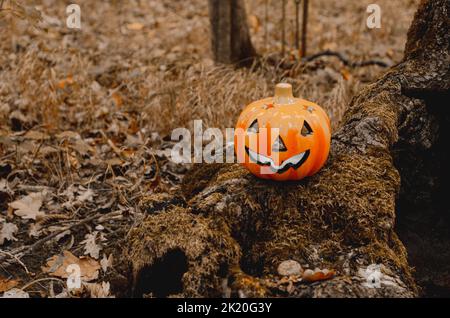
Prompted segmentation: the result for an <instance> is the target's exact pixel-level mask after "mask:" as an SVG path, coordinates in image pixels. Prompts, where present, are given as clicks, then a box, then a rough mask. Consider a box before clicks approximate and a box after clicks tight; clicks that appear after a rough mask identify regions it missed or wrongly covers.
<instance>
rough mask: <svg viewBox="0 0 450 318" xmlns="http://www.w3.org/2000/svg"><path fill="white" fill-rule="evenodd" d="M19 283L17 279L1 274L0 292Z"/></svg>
mask: <svg viewBox="0 0 450 318" xmlns="http://www.w3.org/2000/svg"><path fill="white" fill-rule="evenodd" d="M18 284H19V282H18V281H17V280H14V279H9V278H5V277H2V276H0V293H3V292H5V291H8V290H10V289H12V288H14V287H16V286H17V285H18Z"/></svg>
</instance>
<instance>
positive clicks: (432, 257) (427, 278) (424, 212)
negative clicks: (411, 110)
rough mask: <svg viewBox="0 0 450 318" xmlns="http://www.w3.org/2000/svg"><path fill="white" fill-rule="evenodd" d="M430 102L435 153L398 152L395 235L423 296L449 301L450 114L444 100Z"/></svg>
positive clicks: (403, 147)
mask: <svg viewBox="0 0 450 318" xmlns="http://www.w3.org/2000/svg"><path fill="white" fill-rule="evenodd" d="M426 102H427V110H428V111H429V112H430V114H431V115H432V116H433V118H434V121H435V123H436V125H437V127H435V128H437V131H436V139H435V142H434V144H433V145H432V147H431V148H429V149H423V150H417V149H413V148H412V147H410V148H408V147H407V146H406V145H404V144H403V145H402V144H399V145H397V146H396V148H397V149H396V150H397V151H396V154H397V156H396V158H395V160H396V166H397V167H398V168H399V172H400V174H401V178H402V185H401V191H400V197H399V199H398V202H397V224H396V231H397V233H398V234H399V236H400V239H401V240H402V242H403V243H404V244H405V246H406V248H407V250H408V259H409V263H410V265H411V266H413V267H414V268H415V278H416V280H417V283H418V285H419V286H420V287H421V288H422V290H421V295H422V296H424V297H450V208H449V205H448V203H447V200H448V197H449V195H450V191H449V189H450V184H449V183H450V182H449V180H450V169H449V162H450V161H449V160H450V156H449V150H448V147H449V143H448V140H449V138H450V114H448V108H446V107H445V103H446V102H448V99H446V98H443V96H441V98H439V96H437V98H427V100H426Z"/></svg>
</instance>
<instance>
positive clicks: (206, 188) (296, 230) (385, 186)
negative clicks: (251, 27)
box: [126, 0, 450, 297]
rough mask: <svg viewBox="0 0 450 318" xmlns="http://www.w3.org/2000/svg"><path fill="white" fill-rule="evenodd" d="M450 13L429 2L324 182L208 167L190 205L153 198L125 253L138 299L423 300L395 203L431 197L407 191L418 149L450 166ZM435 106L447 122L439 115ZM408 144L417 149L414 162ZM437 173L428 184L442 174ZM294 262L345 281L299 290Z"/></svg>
mask: <svg viewBox="0 0 450 318" xmlns="http://www.w3.org/2000/svg"><path fill="white" fill-rule="evenodd" d="M212 2H216V1H212ZM217 2H219V1H217ZM449 6H450V5H449V2H448V0H427V1H422V3H421V4H420V7H419V10H418V12H417V13H416V16H415V19H414V21H413V23H412V26H411V28H410V31H409V34H408V41H407V44H406V48H405V57H404V60H403V61H402V62H401V63H399V64H398V65H397V66H395V67H394V68H392V69H391V70H390V71H389V72H387V73H386V74H385V75H384V76H383V77H381V78H380V79H379V80H378V81H377V82H375V83H373V84H371V85H369V86H367V87H366V88H364V89H363V90H362V91H361V92H360V93H359V94H358V95H356V96H355V97H354V98H353V100H352V102H351V103H350V105H349V108H348V110H347V112H346V114H345V116H344V120H343V121H344V123H343V125H342V127H341V128H340V129H339V131H337V132H336V133H335V134H334V136H333V139H332V147H331V153H330V158H329V160H328V163H327V165H326V166H325V167H324V168H323V169H322V170H321V171H320V173H318V174H317V175H315V176H313V177H311V178H308V179H306V180H303V181H301V182H295V183H294V182H293V183H275V182H269V181H264V180H260V179H257V178H255V177H254V176H252V175H251V174H250V173H249V172H247V171H246V170H245V169H244V168H242V167H241V166H239V165H237V164H232V165H225V164H224V165H203V166H198V167H196V168H195V169H194V170H192V171H191V173H190V174H189V175H187V176H186V178H185V180H184V183H183V185H182V189H183V193H184V198H179V197H172V196H170V195H151V196H149V197H148V198H147V199H146V200H144V201H143V202H142V207H143V208H145V209H146V210H147V211H148V213H149V216H148V217H147V219H146V220H145V221H144V222H142V224H140V225H139V226H138V227H136V228H135V229H133V230H132V231H131V232H130V235H129V237H128V242H127V243H128V249H127V251H126V255H127V257H128V260H129V261H130V264H131V268H132V280H133V290H134V295H135V296H142V295H144V294H152V295H157V296H166V295H179V296H180V295H182V296H221V295H227V294H228V293H229V292H231V295H242V294H243V295H245V296H279V295H291V296H298V297H327V296H332V297H340V296H350V297H352V296H353V297H413V296H416V295H418V292H419V290H418V287H417V285H416V281H415V279H414V277H413V272H412V269H411V267H410V266H409V263H408V260H407V253H406V249H405V247H404V245H403V244H402V242H401V241H400V240H399V238H398V237H397V234H396V232H395V230H394V224H395V220H396V212H397V211H396V202H397V200H398V199H399V195H405V197H406V198H408V195H409V196H411V195H412V193H414V191H415V187H417V188H418V189H421V191H423V193H428V192H429V191H432V189H427V187H426V186H425V185H423V184H421V183H420V182H419V181H420V180H419V181H417V182H419V184H415V185H414V184H413V185H411V184H408V185H405V186H404V185H402V187H401V185H400V175H399V172H398V171H397V169H396V167H395V166H394V159H395V162H396V163H402V164H403V163H404V166H403V167H402V169H403V170H402V171H401V174H402V178H406V179H408V178H410V179H414V177H415V176H416V177H417V176H418V174H419V173H420V171H421V170H420V169H419V170H418V169H417V166H415V165H413V164H408V162H409V161H408V160H409V159H408V156H409V155H410V154H411V153H414V154H416V155H417V156H419V157H418V158H415V159H416V160H417V161H419V162H420V161H421V160H429V159H426V158H427V157H426V156H428V155H431V156H441V157H439V158H438V160H443V159H445V158H446V157H443V155H442V153H441V152H442V144H440V143H441V142H442V141H441V139H440V138H438V136H439V131H441V132H442V131H448V128H446V127H449V125H448V124H449V122H448V118H449V116H448V114H449V110H448V108H445V107H443V104H442V102H439V100H440V99H437V98H436V96H437V97H439V96H440V97H442V96H444V95H445V94H447V90H448V88H449V86H450V77H449V73H448V72H449V51H448V43H449V28H448V16H447V14H448V12H450V8H449ZM433 110H434V111H438V112H441V113H445V114H446V116H443V117H441V118H440V119H437V118H436V115H434V113H433ZM399 145H406V148H407V150H408V151H407V152H406V155H405V156H403V154H402V153H400V154H399V153H398V151H397V150H398V147H399ZM433 147H435V148H433ZM433 149H434V150H433ZM427 150H429V151H430V153H427ZM433 151H434V152H433ZM393 153H395V156H393ZM447 171H448V170H447ZM433 173H434V174H433ZM433 173H431V172H430V173H428V176H429V178H435V179H436V178H439V176H437V175H436V173H435V172H433ZM435 179H433V180H435ZM426 180H431V179H427V178H426ZM446 182H448V181H446ZM409 186H411V187H412V188H409ZM427 191H428V192H427ZM421 193H422V192H421ZM400 199H402V197H400ZM406 212H408V211H406ZM447 212H448V211H447ZM403 213H405V211H403ZM289 259H292V260H296V261H297V262H299V263H300V264H303V265H304V266H306V265H307V266H308V267H309V268H315V267H319V268H328V269H334V270H335V271H336V276H335V277H334V278H332V279H330V280H327V281H322V282H318V283H315V284H308V283H304V282H294V284H293V285H292V286H293V287H292V286H291V287H290V288H289V289H288V288H286V286H285V285H283V282H282V280H281V279H280V276H278V274H277V270H276V269H277V266H278V265H279V264H280V263H281V262H282V261H285V260H289ZM372 264H378V265H380V267H379V268H380V272H379V275H378V276H377V279H379V283H380V285H381V288H372V287H373V286H371V285H370V284H369V283H370V282H368V281H367V274H368V273H370V272H368V271H367V268H368V267H369V266H370V265H372ZM169 269H170V270H169ZM155 281H161V284H156V283H154V282H155ZM285 281H286V280H285Z"/></svg>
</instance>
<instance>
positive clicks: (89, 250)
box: [81, 231, 105, 259]
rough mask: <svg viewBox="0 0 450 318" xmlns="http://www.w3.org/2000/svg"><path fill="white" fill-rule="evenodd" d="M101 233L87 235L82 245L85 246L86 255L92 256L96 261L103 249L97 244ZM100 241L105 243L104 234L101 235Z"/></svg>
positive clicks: (95, 232)
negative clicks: (98, 235)
mask: <svg viewBox="0 0 450 318" xmlns="http://www.w3.org/2000/svg"><path fill="white" fill-rule="evenodd" d="M98 233H99V232H97V231H94V232H92V233H90V234H86V236H85V237H84V238H85V240H84V241H82V242H81V243H82V244H84V255H90V256H92V257H93V258H95V259H98V257H99V255H100V251H101V249H102V247H101V245H99V244H97V242H96V241H97V234H98ZM99 241H101V242H102V241H105V238H104V237H103V234H101V233H100V237H99Z"/></svg>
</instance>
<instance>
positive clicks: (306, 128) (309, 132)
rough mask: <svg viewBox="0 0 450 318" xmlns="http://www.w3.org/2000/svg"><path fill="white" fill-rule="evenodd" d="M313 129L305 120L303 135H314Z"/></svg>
mask: <svg viewBox="0 0 450 318" xmlns="http://www.w3.org/2000/svg"><path fill="white" fill-rule="evenodd" d="M312 133H313V131H312V129H311V126H310V125H309V124H308V123H307V122H306V120H305V122H304V124H303V127H302V136H304V137H306V136H308V135H312Z"/></svg>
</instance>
